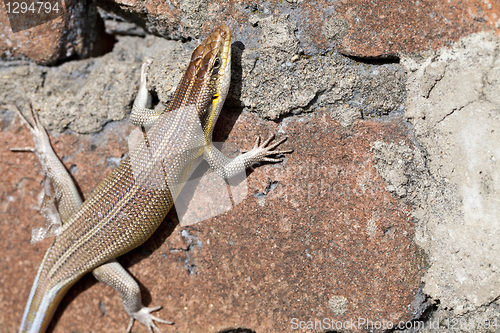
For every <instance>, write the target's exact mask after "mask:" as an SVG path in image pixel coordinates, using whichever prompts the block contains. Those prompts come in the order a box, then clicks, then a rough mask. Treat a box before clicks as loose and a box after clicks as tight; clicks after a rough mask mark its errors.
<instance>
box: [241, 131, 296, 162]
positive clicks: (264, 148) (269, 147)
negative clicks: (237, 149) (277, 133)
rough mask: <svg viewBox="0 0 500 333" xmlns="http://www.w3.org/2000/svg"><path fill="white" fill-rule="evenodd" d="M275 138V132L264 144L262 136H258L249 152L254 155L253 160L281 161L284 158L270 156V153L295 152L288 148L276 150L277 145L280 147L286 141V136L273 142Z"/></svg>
mask: <svg viewBox="0 0 500 333" xmlns="http://www.w3.org/2000/svg"><path fill="white" fill-rule="evenodd" d="M273 139H274V134H271V135H270V136H269V138H267V140H266V141H264V142H263V143H262V144H261V143H260V141H261V139H260V136H257V139H256V140H255V144H254V146H253V148H252V150H250V151H249V152H248V153H249V154H250V155H251V156H252V160H253V161H252V162H254V163H258V162H281V161H283V159H281V158H273V157H268V156H270V155H281V154H290V153H292V152H293V149H287V150H274V149H275V148H276V147H278V146H279V145H280V144H282V143H283V142H285V141H286V139H287V138H286V137H284V138H282V139H280V140H278V141H276V142H274V143H271V142H272V141H273Z"/></svg>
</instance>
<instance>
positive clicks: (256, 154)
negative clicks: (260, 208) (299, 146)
mask: <svg viewBox="0 0 500 333" xmlns="http://www.w3.org/2000/svg"><path fill="white" fill-rule="evenodd" d="M273 139H274V134H273V135H271V136H270V137H269V138H268V139H267V140H266V141H264V142H263V143H262V144H261V143H260V137H257V139H256V140H255V145H254V146H253V148H252V149H251V150H250V151H247V152H245V153H244V154H242V155H239V156H238V157H236V158H233V159H229V158H227V157H226V156H225V155H224V154H223V153H222V152H221V151H220V150H219V149H217V148H216V147H215V146H214V145H213V144H210V145H208V146H207V147H206V148H205V151H204V157H205V159H206V160H207V162H208V164H210V167H211V168H212V169H213V170H214V171H215V172H217V174H218V175H219V176H221V177H222V178H224V179H228V178H231V177H234V176H235V175H237V174H240V173H241V172H244V171H245V170H246V169H248V168H249V167H250V166H252V164H255V163H260V162H281V161H283V159H281V158H273V157H269V156H272V155H280V154H289V153H292V152H293V150H291V149H289V150H274V149H275V148H276V147H277V146H279V145H280V144H282V143H283V142H285V140H286V138H283V139H280V140H278V141H276V142H274V143H272V144H271V142H272V140H273Z"/></svg>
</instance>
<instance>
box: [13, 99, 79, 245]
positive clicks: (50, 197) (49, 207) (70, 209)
mask: <svg viewBox="0 0 500 333" xmlns="http://www.w3.org/2000/svg"><path fill="white" fill-rule="evenodd" d="M12 109H13V110H14V111H16V112H17V114H18V115H19V116H20V117H21V119H22V120H23V121H24V122H25V123H26V125H27V127H28V129H29V130H30V132H31V135H32V137H33V143H34V145H35V147H34V148H32V149H26V148H23V149H11V150H12V151H32V152H34V153H35V154H36V156H37V158H38V160H39V161H40V164H41V167H42V174H43V178H44V181H43V184H44V188H43V192H42V196H43V199H41V200H40V212H41V214H42V216H43V217H44V218H45V220H46V221H47V222H48V223H47V226H46V227H44V228H41V229H34V230H33V234H32V242H35V241H39V240H42V239H44V238H47V237H50V236H52V235H54V234H55V235H57V232H55V233H54V232H51V230H52V231H54V227H56V226H57V225H59V226H60V225H64V223H65V222H66V221H67V220H68V219H69V218H70V216H71V215H72V214H73V213H74V212H75V211H77V210H78V208H79V207H80V206H81V204H82V198H81V196H80V193H79V191H78V188H77V186H76V184H75V183H74V181H73V179H72V178H71V176H70V175H69V173H68V171H67V170H66V168H65V166H64V164H63V163H62V162H61V160H60V159H59V157H57V155H56V153H55V152H54V149H53V148H52V145H51V143H50V139H49V136H48V134H47V131H46V130H45V128H44V127H43V125H42V123H41V122H40V118H39V116H38V113H37V112H36V111H35V110H34V109H33V106H32V105H31V104H30V107H29V109H28V110H29V111H28V116H25V115H23V113H22V112H21V111H20V110H19V108H18V107H17V106H12Z"/></svg>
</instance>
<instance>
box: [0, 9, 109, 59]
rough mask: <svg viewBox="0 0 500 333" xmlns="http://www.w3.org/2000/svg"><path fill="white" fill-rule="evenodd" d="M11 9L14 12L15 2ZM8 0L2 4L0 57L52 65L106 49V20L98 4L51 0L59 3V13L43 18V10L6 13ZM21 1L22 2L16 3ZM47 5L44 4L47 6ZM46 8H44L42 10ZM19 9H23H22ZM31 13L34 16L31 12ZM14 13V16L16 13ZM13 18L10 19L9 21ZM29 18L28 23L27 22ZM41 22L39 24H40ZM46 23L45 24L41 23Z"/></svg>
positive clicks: (0, 11)
mask: <svg viewBox="0 0 500 333" xmlns="http://www.w3.org/2000/svg"><path fill="white" fill-rule="evenodd" d="M8 2H9V3H11V6H12V8H11V11H12V12H13V11H14V7H13V3H14V2H15V1H8ZM6 3H7V2H6V1H2V2H1V3H0V58H4V59H31V60H33V61H35V62H37V63H40V64H49V65H53V64H55V63H56V62H58V61H62V60H64V59H68V58H72V57H79V58H84V57H89V56H91V55H96V54H100V53H102V52H104V51H105V50H106V49H107V48H108V46H107V44H108V43H109V38H106V36H105V35H104V29H103V27H104V26H103V23H102V20H101V18H100V16H99V15H98V13H97V9H96V7H95V5H94V4H93V3H92V1H90V2H89V3H88V4H86V5H85V6H84V5H82V4H81V3H80V2H78V1H50V2H48V1H47V2H45V3H47V4H49V3H50V4H52V5H54V4H56V3H57V5H58V7H51V8H50V10H51V11H52V12H54V10H55V9H56V8H57V10H58V11H59V13H60V15H56V16H55V17H54V18H53V19H48V20H42V19H41V17H42V15H43V13H38V10H39V9H40V8H38V5H37V4H36V2H32V1H28V2H24V3H28V4H30V3H33V4H34V5H36V7H37V8H33V10H36V12H35V13H32V12H31V11H27V14H26V13H24V14H17V15H15V14H10V16H8V14H7V8H6V7H5V6H6ZM17 3H18V4H19V3H21V2H17ZM44 6H45V5H44ZM45 9H47V10H48V8H47V7H43V8H42V11H44V10H45ZM18 11H20V12H22V9H21V8H18ZM30 13H31V16H29V17H28V15H29V14H30ZM14 15H15V16H14ZM9 18H10V21H9ZM24 21H27V22H24ZM38 22H39V23H40V24H38V25H37V23H38ZM42 22H43V23H42Z"/></svg>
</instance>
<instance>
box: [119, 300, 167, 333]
mask: <svg viewBox="0 0 500 333" xmlns="http://www.w3.org/2000/svg"><path fill="white" fill-rule="evenodd" d="M160 309H161V306H155V307H153V308H147V307H145V306H143V307H142V309H140V310H139V311H137V312H133V313H129V314H130V322H129V324H128V327H127V333H130V331H131V330H132V326H133V325H134V320H137V321H138V322H140V323H141V324H143V325H144V326H146V327H147V329H148V332H150V333H153V330H154V331H155V332H160V333H161V331H160V329H159V328H158V327H157V326H156V324H155V323H154V321H157V322H159V323H163V324H168V325H173V324H174V323H173V322H171V321H167V320H163V319H160V318H158V317H155V316H153V315H152V314H151V312H154V311H158V310H160Z"/></svg>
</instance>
